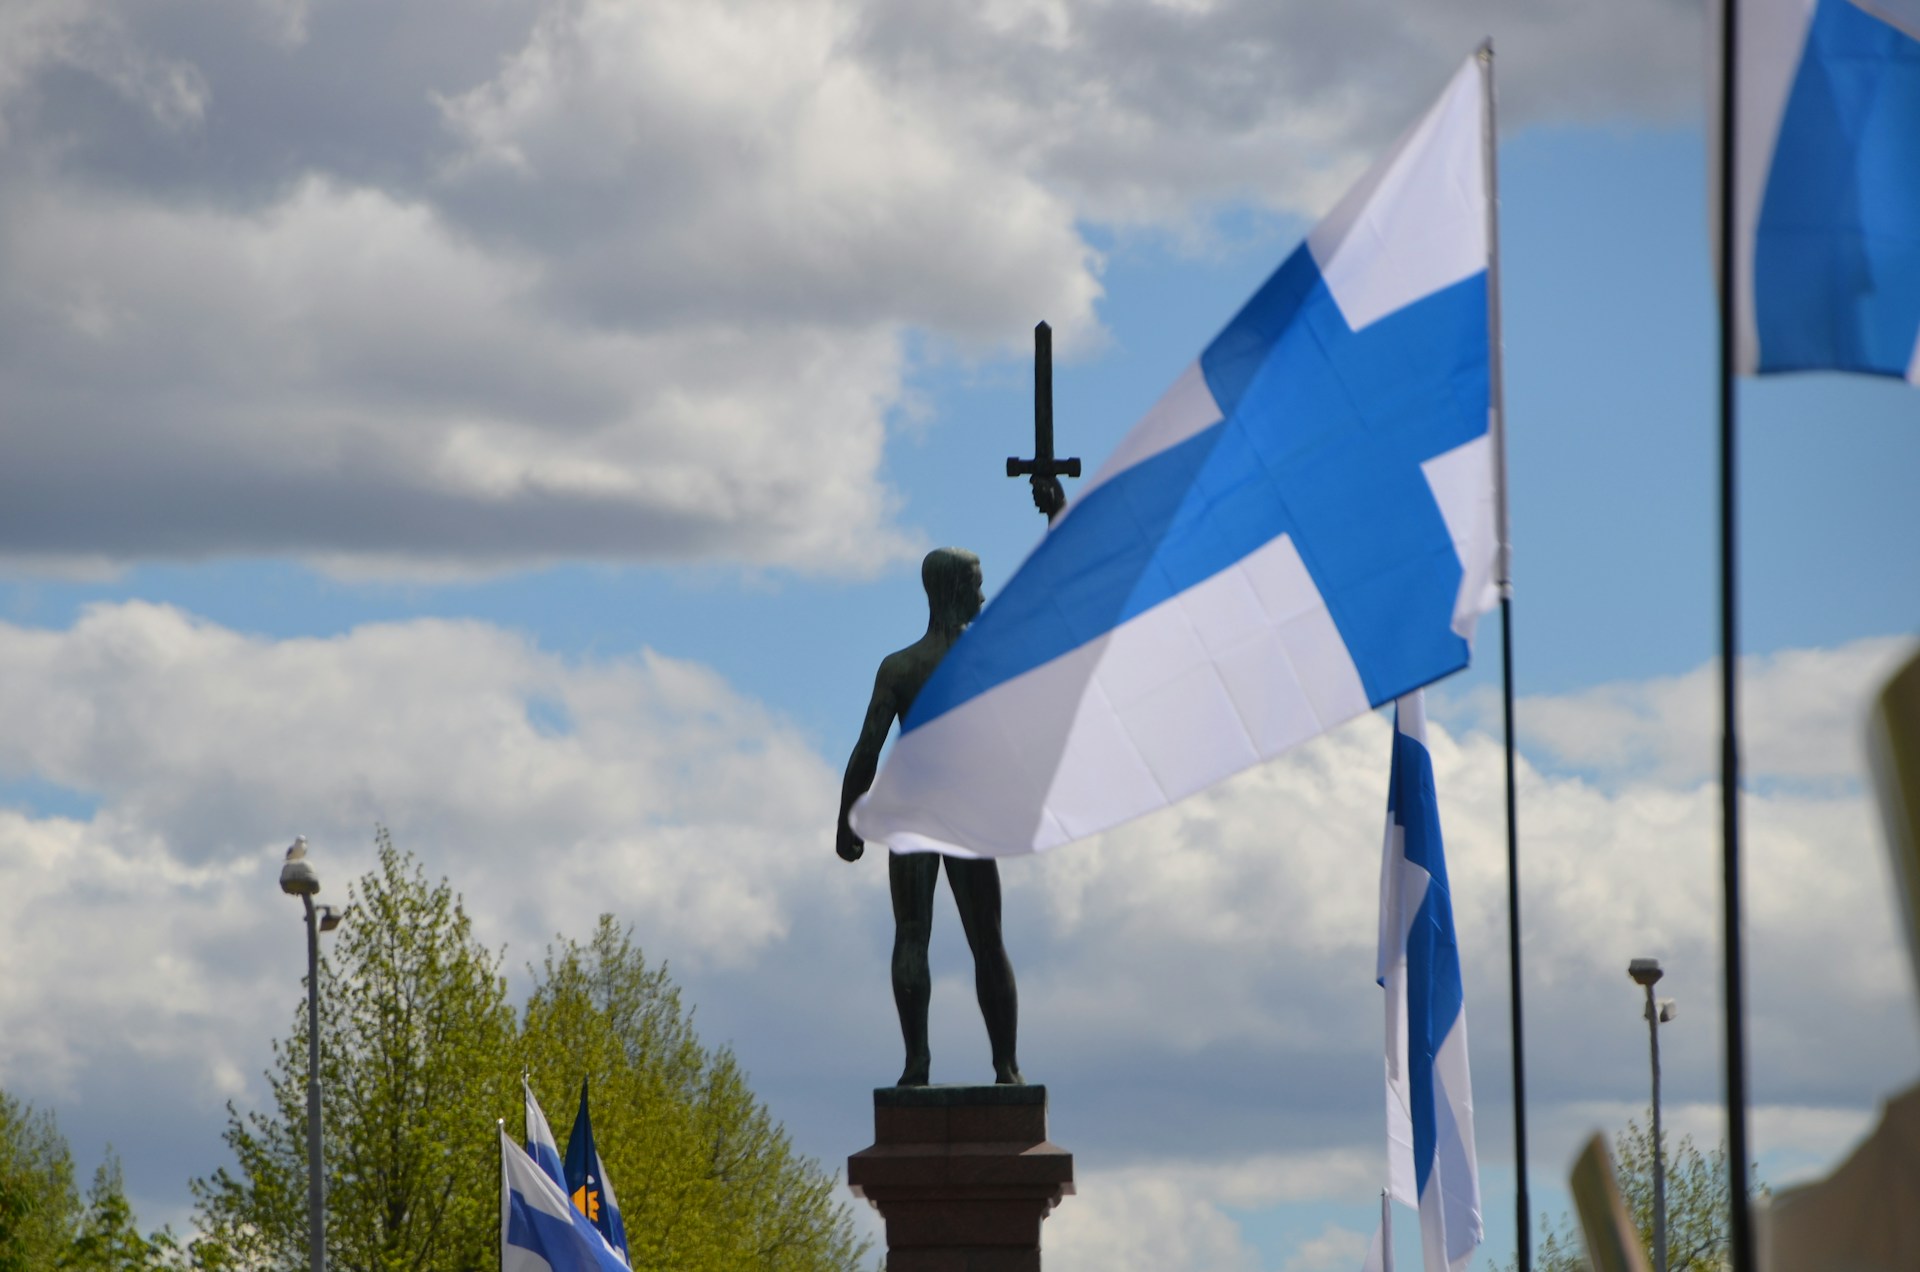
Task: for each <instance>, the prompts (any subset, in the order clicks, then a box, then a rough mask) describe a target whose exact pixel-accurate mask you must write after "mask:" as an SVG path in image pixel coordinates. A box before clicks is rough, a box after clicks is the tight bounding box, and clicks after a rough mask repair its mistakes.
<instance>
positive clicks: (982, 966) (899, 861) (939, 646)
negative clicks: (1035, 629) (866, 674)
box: [834, 548, 1024, 1086]
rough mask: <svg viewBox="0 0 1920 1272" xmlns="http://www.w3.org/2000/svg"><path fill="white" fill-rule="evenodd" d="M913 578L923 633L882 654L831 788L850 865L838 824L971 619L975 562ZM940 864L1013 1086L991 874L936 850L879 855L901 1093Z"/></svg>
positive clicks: (1004, 965)
mask: <svg viewBox="0 0 1920 1272" xmlns="http://www.w3.org/2000/svg"><path fill="white" fill-rule="evenodd" d="M920 581H921V583H922V584H924V585H925V587H926V589H927V611H928V614H927V634H926V635H924V636H922V637H921V638H920V639H919V640H917V641H915V642H913V644H911V645H908V646H907V647H906V648H905V649H901V650H897V651H895V652H894V653H891V654H888V655H887V656H886V657H885V658H884V659H882V660H881V662H880V671H879V673H878V674H877V675H876V676H875V677H874V680H873V700H872V701H871V702H869V703H868V704H867V718H866V723H864V724H863V725H861V726H860V741H859V742H858V743H857V744H855V746H854V748H853V755H852V756H851V757H850V758H849V759H848V760H847V776H846V780H845V782H843V783H842V785H841V788H840V830H839V836H838V840H837V842H836V844H835V846H834V847H835V851H837V852H838V853H839V854H840V855H841V856H842V857H843V858H845V859H846V860H848V861H858V860H859V859H860V855H861V853H862V852H864V851H865V848H866V845H865V843H864V842H863V841H862V840H861V838H860V836H859V835H856V834H855V833H854V831H853V827H852V826H850V825H849V824H848V823H847V812H848V810H849V809H851V808H852V807H853V802H854V801H855V800H856V799H858V798H860V796H862V795H864V794H865V793H866V791H867V788H868V787H870V786H872V785H873V776H874V772H875V770H876V769H877V768H878V767H879V764H880V748H881V747H882V746H884V745H885V744H886V741H887V732H888V730H890V729H892V728H893V722H894V721H895V720H896V719H898V720H904V719H905V718H906V715H907V711H908V709H909V708H911V707H912V706H913V700H914V698H915V697H916V696H917V695H918V694H919V692H920V688H921V686H922V685H925V684H926V683H927V678H928V677H929V676H931V675H932V674H933V669H934V668H935V667H937V666H939V665H940V660H941V659H942V658H943V657H945V656H946V652H947V650H948V649H950V648H951V647H952V646H953V642H954V641H955V640H957V639H959V637H960V633H961V632H962V631H964V630H965V629H966V626H967V624H968V623H971V622H972V621H973V620H974V617H975V616H976V615H978V614H979V613H980V607H981V605H983V604H985V598H984V597H983V596H982V595H981V592H980V558H979V557H976V556H975V555H973V553H971V552H965V551H962V550H961V549H959V548H936V549H935V550H933V551H932V552H929V553H928V554H927V558H926V560H925V561H923V562H921V565H920ZM942 861H944V862H946V866H947V885H948V886H949V887H951V888H952V889H953V900H954V904H955V905H956V906H957V907H958V908H959V910H960V925H961V927H962V928H964V929H965V931H966V934H967V945H968V946H969V947H970V948H971V949H972V950H973V983H974V989H975V992H976V993H977V994H978V995H979V998H980V1014H981V1015H982V1016H984V1017H985V1018H986V1022H987V1041H988V1042H989V1043H990V1044H991V1045H992V1048H993V1080H994V1081H995V1082H997V1083H1013V1084H1020V1083H1022V1082H1023V1081H1024V1080H1023V1079H1022V1078H1021V1076H1020V1066H1019V1064H1018V1063H1017V1062H1016V1061H1015V1059H1014V1035H1015V1033H1016V1031H1017V1028H1018V1023H1019V999H1018V995H1017V994H1016V992H1015V990H1014V984H1013V964H1012V963H1011V962H1010V961H1009V960H1008V958H1007V948H1006V945H1005V943H1004V942H1003V941H1002V939H1001V936H1000V867H999V865H998V863H996V862H994V861H992V860H991V859H988V860H979V861H975V860H969V859H966V858H962V857H943V856H942V855H940V854H939V853H932V852H915V853H898V852H894V853H888V854H887V881H888V883H889V885H890V886H891V889H892V892H893V924H894V928H893V1001H894V1005H895V1006H896V1007H898V1008H899V1011H900V1033H901V1036H902V1038H903V1039H904V1040H905V1042H906V1047H907V1065H906V1069H905V1070H904V1071H903V1072H902V1073H901V1074H900V1081H899V1083H898V1085H900V1086H925V1085H927V1073H928V1068H929V1065H930V1063H931V1060H930V1056H929V1053H928V1050H927V1002H928V999H929V998H931V997H932V994H933V981H932V978H931V976H930V975H929V974H928V971H927V940H928V938H929V937H930V936H931V935H932V934H933V893H934V887H935V885H936V884H938V883H939V881H940V863H941V862H942Z"/></svg>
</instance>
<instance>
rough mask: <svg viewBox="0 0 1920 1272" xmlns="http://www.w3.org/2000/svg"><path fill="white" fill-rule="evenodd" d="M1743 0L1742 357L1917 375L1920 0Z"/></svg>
mask: <svg viewBox="0 0 1920 1272" xmlns="http://www.w3.org/2000/svg"><path fill="white" fill-rule="evenodd" d="M1726 2H1728V0H1722V3H1726ZM1739 4H1740V7H1739V9H1738V11H1737V16H1738V19H1739V21H1738V24H1737V28H1736V31H1735V37H1736V40H1737V42H1738V47H1737V49H1736V55H1737V66H1738V75H1737V78H1736V82H1735V90H1736V93H1737V101H1736V102H1735V105H1734V110H1735V128H1734V136H1735V151H1734V179H1735V186H1734V190H1733V195H1734V200H1733V224H1734V262H1735V265H1734V272H1735V279H1734V282H1735V293H1736V296H1737V300H1738V311H1737V313H1736V316H1735V325H1736V331H1735V339H1736V341H1737V343H1736V346H1735V349H1736V353H1737V356H1738V363H1737V365H1738V368H1739V370H1740V371H1741V372H1742V373H1743V374H1749V375H1751V374H1754V373H1766V372H1774V371H1818V370H1834V371H1861V372H1868V373H1872V374H1878V375H1888V376H1895V377H1903V378H1905V379H1907V380H1909V381H1912V382H1913V383H1915V384H1920V0H1739ZM1717 179H1720V180H1724V176H1720V177H1718V178H1717Z"/></svg>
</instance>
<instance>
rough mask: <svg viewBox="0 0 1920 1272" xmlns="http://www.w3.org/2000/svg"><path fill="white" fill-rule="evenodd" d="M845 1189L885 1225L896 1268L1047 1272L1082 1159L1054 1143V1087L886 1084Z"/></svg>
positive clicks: (890, 1266) (910, 1271)
mask: <svg viewBox="0 0 1920 1272" xmlns="http://www.w3.org/2000/svg"><path fill="white" fill-rule="evenodd" d="M847 1184H848V1186H849V1187H850V1188H851V1189H852V1190H853V1194H854V1196H856V1197H864V1198H866V1199H867V1200H868V1201H869V1202H871V1203H872V1204H873V1206H874V1208H875V1209H877V1210H878V1211H879V1212H880V1215H881V1217H882V1218H883V1219H884V1220H885V1221H886V1227H887V1272H1039V1268H1040V1221H1041V1220H1043V1219H1045V1218H1046V1217H1047V1215H1048V1213H1050V1212H1051V1211H1052V1210H1053V1208H1054V1207H1055V1206H1057V1205H1059V1204H1060V1199H1061V1198H1062V1197H1064V1196H1067V1195H1069V1194H1070V1193H1072V1192H1073V1154H1072V1153H1069V1152H1068V1151H1066V1150H1065V1149H1063V1148H1061V1147H1060V1146H1059V1145H1057V1144H1054V1143H1051V1142H1049V1141H1048V1139H1047V1089H1046V1088H1045V1087H1044V1086H978V1087H967V1086H927V1087H881V1088H879V1089H878V1090H876V1091H875V1092H874V1093H873V1145H872V1147H870V1148H864V1149H862V1150H860V1151H859V1152H857V1153H855V1154H853V1156H851V1157H849V1158H848V1159H847Z"/></svg>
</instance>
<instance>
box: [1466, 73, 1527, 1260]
mask: <svg viewBox="0 0 1920 1272" xmlns="http://www.w3.org/2000/svg"><path fill="white" fill-rule="evenodd" d="M1478 56H1479V59H1480V92H1481V107H1482V109H1481V123H1480V126H1481V145H1482V146H1483V147H1484V155H1483V164H1482V166H1483V168H1484V169H1485V171H1486V174H1487V364H1488V365H1487V371H1488V375H1487V416H1488V420H1487V423H1488V431H1489V432H1490V433H1491V434H1492V439H1493V465H1494V469H1493V489H1494V518H1495V522H1494V533H1495V536H1496V537H1497V538H1498V540H1499V545H1500V547H1499V558H1498V561H1497V564H1496V565H1495V579H1494V581H1495V582H1496V583H1498V584H1499V586H1500V703H1501V711H1502V718H1503V721H1504V725H1505V733H1506V752H1507V975H1508V978H1509V983H1508V986H1507V1002H1508V1005H1509V1009H1510V1013H1511V1020H1510V1024H1511V1028H1512V1035H1513V1178H1514V1200H1513V1209H1514V1255H1515V1266H1516V1267H1517V1268H1518V1272H1531V1270H1532V1267H1533V1243H1532V1240H1531V1239H1530V1236H1529V1224H1530V1220H1529V1218H1528V1216H1529V1215H1530V1214H1531V1212H1532V1209H1533V1203H1532V1201H1531V1200H1530V1198H1529V1195H1528V1191H1527V1052H1526V1029H1525V1025H1524V1020H1523V1013H1522V1011H1521V993H1520V985H1521V978H1520V820H1519V803H1520V801H1519V797H1518V783H1517V781H1516V778H1515V773H1514V753H1513V546H1512V539H1511V538H1510V537H1509V534H1508V529H1507V408H1506V388H1505V350H1504V348H1503V347H1502V340H1501V334H1500V178H1499V166H1500V165H1499V128H1498V126H1497V124H1496V123H1495V120H1494V101H1495V98H1494V91H1493V40H1492V38H1491V37H1489V38H1488V39H1486V40H1485V41H1483V42H1482V43H1481V45H1480V49H1479V54H1478Z"/></svg>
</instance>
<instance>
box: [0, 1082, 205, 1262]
mask: <svg viewBox="0 0 1920 1272" xmlns="http://www.w3.org/2000/svg"><path fill="white" fill-rule="evenodd" d="M184 1257H185V1256H184V1255H183V1254H182V1252H181V1251H180V1249H179V1248H178V1245H177V1244H176V1243H175V1241H174V1238H173V1234H172V1233H170V1232H166V1231H161V1232H157V1233H154V1234H153V1235H151V1236H146V1237H143V1236H141V1235H140V1231H139V1229H138V1228H137V1227H135V1226H134V1218H133V1207H132V1206H131V1205H129V1204H128V1203H127V1194H126V1188H125V1185H124V1184H123V1182H122V1179H121V1173H120V1159H119V1158H118V1157H116V1156H114V1154H113V1150H112V1149H108V1150H107V1159H106V1160H105V1161H104V1162H102V1163H101V1164H100V1169H99V1170H97V1171H95V1172H94V1176H93V1187H92V1188H91V1189H89V1190H88V1192H87V1198H86V1201H85V1203H84V1204H82V1202H81V1200H80V1195H79V1193H78V1192H76V1191H75V1189H74V1184H73V1155H72V1152H71V1151H70V1150H69V1149H68V1147H67V1141H66V1137H65V1136H63V1135H61V1134H60V1129H59V1127H58V1126H57V1125H55V1123H54V1120H53V1116H52V1114H50V1113H44V1112H35V1111H34V1110H33V1109H31V1108H28V1107H27V1106H25V1105H22V1104H21V1103H20V1102H19V1101H17V1100H15V1099H14V1098H13V1097H12V1096H10V1095H8V1094H7V1093H6V1092H4V1091H0V1272H48V1270H49V1269H60V1270H61V1272H167V1270H168V1269H172V1268H177V1267H180V1266H181V1260H182V1259H183V1258H184Z"/></svg>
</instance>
